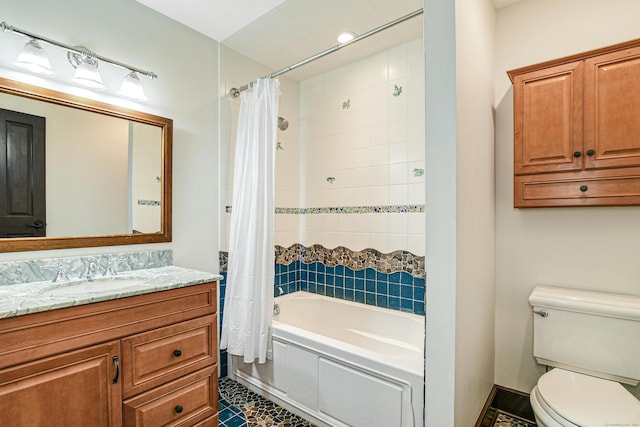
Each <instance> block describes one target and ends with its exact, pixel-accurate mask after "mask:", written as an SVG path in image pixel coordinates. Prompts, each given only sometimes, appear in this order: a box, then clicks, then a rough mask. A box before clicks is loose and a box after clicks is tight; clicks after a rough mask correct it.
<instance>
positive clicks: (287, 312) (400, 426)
mask: <svg viewBox="0 0 640 427" xmlns="http://www.w3.org/2000/svg"><path fill="white" fill-rule="evenodd" d="M276 303H277V304H278V306H279V308H280V314H279V315H277V316H274V321H273V360H270V361H267V363H265V364H263V365H259V364H257V363H254V364H245V363H244V362H243V361H242V358H240V357H235V356H234V357H232V358H231V359H230V361H229V364H230V369H229V372H230V374H229V375H230V376H231V377H232V378H234V379H236V380H237V381H239V382H240V383H242V384H244V385H245V386H247V387H249V388H250V389H251V390H253V391H255V392H257V393H259V394H261V395H263V396H265V397H267V398H269V399H271V400H273V401H275V402H276V403H279V404H281V405H282V406H284V407H285V408H287V409H289V410H291V411H292V412H294V413H297V414H299V415H301V416H303V417H305V418H307V419H309V420H311V421H313V422H315V423H316V424H319V425H327V426H340V427H342V426H354V427H376V426H380V427H411V426H415V427H418V426H422V425H423V423H422V414H423V404H424V317H423V316H418V315H415V314H409V313H402V312H399V311H395V310H389V309H384V308H378V307H373V306H370V305H365V304H360V303H354V302H349V301H344V300H340V299H336V298H330V297H325V296H321V295H316V294H312V293H307V292H295V293H292V294H289V295H285V296H282V297H278V298H276Z"/></svg>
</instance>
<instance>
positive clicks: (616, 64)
mask: <svg viewBox="0 0 640 427" xmlns="http://www.w3.org/2000/svg"><path fill="white" fill-rule="evenodd" d="M584 112H585V121H584V122H585V125H584V128H585V134H584V145H585V152H586V153H587V156H586V157H585V167H586V168H587V169H592V168H613V167H627V166H638V165H640V47H636V48H630V49H624V50H621V51H619V52H613V53H609V54H606V55H600V56H596V57H594V58H589V59H587V60H585V111H584Z"/></svg>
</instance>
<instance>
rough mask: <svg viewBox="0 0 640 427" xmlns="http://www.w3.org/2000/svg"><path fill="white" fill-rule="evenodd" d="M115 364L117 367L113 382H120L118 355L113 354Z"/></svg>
mask: <svg viewBox="0 0 640 427" xmlns="http://www.w3.org/2000/svg"><path fill="white" fill-rule="evenodd" d="M113 364H114V365H115V367H116V376H115V377H113V383H114V384H118V378H119V377H120V364H119V363H118V356H113Z"/></svg>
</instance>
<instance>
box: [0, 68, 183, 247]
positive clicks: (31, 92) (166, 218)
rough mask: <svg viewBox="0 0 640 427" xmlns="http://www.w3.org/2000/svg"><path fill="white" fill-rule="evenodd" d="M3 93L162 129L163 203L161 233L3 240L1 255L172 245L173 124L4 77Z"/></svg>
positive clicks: (161, 119)
mask: <svg viewBox="0 0 640 427" xmlns="http://www.w3.org/2000/svg"><path fill="white" fill-rule="evenodd" d="M0 92H2V93H6V94H10V95H17V96H22V97H25V98H31V99H34V100H38V101H44V102H50V103H53V104H57V105H62V106H66V107H71V108H76V109H80V110H84V111H88V112H93V113H98V114H104V115H107V116H111V117H116V118H121V119H125V120H130V121H134V122H139V123H145V124H148V125H152V126H158V127H160V128H161V129H162V200H161V203H160V205H161V215H162V218H161V224H162V231H161V232H160V233H142V234H112V235H102V236H75V237H74V236H69V237H66V236H65V237H19V238H7V239H0V253H2V252H20V251H41V250H49V249H69V248H88V247H96V246H116V245H136V244H144V243H162V242H170V241H171V183H172V180H171V166H172V154H173V120H171V119H167V118H165V117H160V116H154V115H152V114H147V113H142V112H139V111H134V110H129V109H126V108H122V107H118V106H114V105H110V104H107V103H104V102H100V101H94V100H90V99H87V98H81V97H78V96H74V95H69V94H67V93H63V92H58V91H55V90H51V89H45V88H41V87H38V86H33V85H29V84H26V83H20V82H16V81H13V80H9V79H5V78H2V77H0Z"/></svg>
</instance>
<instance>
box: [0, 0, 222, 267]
mask: <svg viewBox="0 0 640 427" xmlns="http://www.w3.org/2000/svg"><path fill="white" fill-rule="evenodd" d="M2 15H3V16H2V19H3V20H4V21H6V22H7V23H9V24H10V25H14V26H16V27H19V28H23V29H25V30H28V31H32V32H34V33H37V34H41V35H43V36H47V37H50V38H52V39H56V40H59V41H61V42H65V43H67V44H70V45H85V46H87V47H88V48H90V49H93V50H94V51H96V52H98V53H99V54H101V55H104V56H106V57H110V58H113V59H116V60H119V61H122V62H125V63H130V64H131V65H134V66H138V67H140V68H146V69H151V70H153V71H154V72H156V73H157V74H158V76H159V78H158V79H157V80H154V81H151V80H149V79H147V78H145V77H141V80H142V83H143V85H144V87H145V92H146V95H147V97H148V98H149V101H147V102H146V103H143V104H135V103H132V102H128V101H124V100H122V99H120V98H117V97H114V96H111V95H110V94H111V93H113V92H115V91H117V87H111V86H110V87H109V89H108V91H105V92H103V93H97V92H90V91H80V90H78V89H77V88H75V87H73V86H71V85H67V84H66V83H59V84H52V82H53V81H54V80H52V79H44V78H34V77H32V76H27V75H23V76H25V79H26V80H28V81H30V82H37V83H40V84H43V85H48V86H49V87H52V86H53V87H54V88H55V89H57V90H63V91H69V92H73V93H76V94H83V95H84V96H88V97H93V98H95V99H99V100H102V101H106V102H113V103H118V104H119V105H122V106H127V107H129V108H135V109H139V110H142V111H146V112H149V113H153V114H157V115H160V116H165V117H169V118H171V119H173V120H174V135H173V143H174V152H173V243H167V244H156V245H138V246H122V247H102V248H91V249H72V250H56V251H42V252H31V253H29V252H23V253H11V254H1V255H0V261H5V260H12V259H29V258H49V257H54V256H67V255H77V254H87V253H105V252H113V251H134V250H141V249H144V250H149V249H173V251H174V262H175V264H177V265H182V266H185V267H192V268H199V269H202V270H207V271H217V269H218V262H217V251H218V238H217V223H218V220H217V218H218V215H217V210H216V205H217V193H218V177H217V165H218V160H217V151H218V149H217V103H218V88H217V80H218V78H217V68H218V63H217V60H218V58H217V55H218V53H217V49H218V43H217V42H215V41H213V40H211V39H209V38H206V37H204V36H203V35H201V34H199V33H196V32H195V31H193V30H191V29H188V28H186V27H184V26H183V25H181V24H178V23H176V22H175V21H172V20H170V19H169V18H166V17H165V16H163V15H160V14H159V13H157V12H154V11H152V10H151V9H148V8H146V7H145V6H142V5H141V4H139V3H137V2H135V1H130V0H112V1H109V2H104V1H98V0H90V1H84V0H62V1H58V2H44V1H39V0H20V1H18V0H10V1H8V2H4V3H3V6H2ZM25 42H26V39H25V38H22V37H18V36H16V35H13V34H10V33H3V34H0V47H1V48H0V62H1V63H0V67H2V68H1V69H0V76H2V77H9V78H14V79H15V78H17V77H16V76H18V77H19V76H20V73H18V72H17V71H15V69H13V68H12V66H11V62H12V61H13V60H14V59H13V58H15V55H16V54H17V53H16V52H17V51H19V50H20V43H25ZM16 43H18V44H17V45H16ZM16 46H17V47H16ZM50 49H51V50H52V51H53V49H55V48H53V47H51V48H50ZM11 52H13V54H12V53H11ZM52 62H54V61H52ZM52 65H53V64H52ZM60 65H61V66H65V67H66V68H64V69H63V68H62V67H61V68H58V69H57V73H58V74H57V77H54V79H55V78H58V79H61V80H64V79H63V77H65V75H66V73H70V71H69V70H68V69H70V68H71V67H70V66H68V64H64V63H61V64H60ZM100 69H101V72H103V73H104V76H103V79H104V80H105V82H107V77H108V76H109V73H114V72H113V71H110V70H111V69H112V67H111V66H109V65H106V64H103V65H101V67H100ZM118 73H120V71H118ZM0 245H1V243H0Z"/></svg>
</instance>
